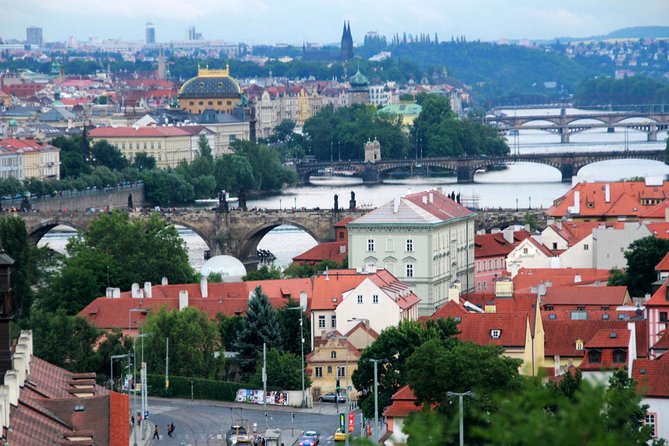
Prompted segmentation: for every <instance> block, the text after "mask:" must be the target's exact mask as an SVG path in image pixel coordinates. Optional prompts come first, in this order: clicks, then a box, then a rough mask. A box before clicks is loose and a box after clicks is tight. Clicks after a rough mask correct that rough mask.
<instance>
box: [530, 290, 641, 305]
mask: <svg viewBox="0 0 669 446" xmlns="http://www.w3.org/2000/svg"><path fill="white" fill-rule="evenodd" d="M541 303H542V304H543V305H597V306H618V305H625V304H628V303H630V301H629V299H628V295H627V287H626V286H571V287H557V288H556V287H549V288H547V289H546V295H545V296H543V297H542V298H541Z"/></svg>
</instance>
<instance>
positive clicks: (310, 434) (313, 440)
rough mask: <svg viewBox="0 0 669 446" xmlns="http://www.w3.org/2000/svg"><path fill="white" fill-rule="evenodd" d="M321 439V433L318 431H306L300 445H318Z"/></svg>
mask: <svg viewBox="0 0 669 446" xmlns="http://www.w3.org/2000/svg"><path fill="white" fill-rule="evenodd" d="M319 440H320V434H319V433H318V432H316V431H306V432H305V433H304V434H303V435H302V438H300V446H316V445H317V444H318V441H319Z"/></svg>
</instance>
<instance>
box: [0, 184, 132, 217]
mask: <svg viewBox="0 0 669 446" xmlns="http://www.w3.org/2000/svg"><path fill="white" fill-rule="evenodd" d="M128 195H132V204H133V206H134V207H141V206H143V205H144V186H143V185H141V184H139V185H136V184H133V185H125V186H119V187H114V188H105V189H91V190H84V191H63V192H58V193H56V194H53V195H50V196H45V197H40V198H37V199H32V198H31V199H28V203H29V205H30V209H31V210H37V211H65V210H67V211H80V212H84V211H86V210H87V209H90V208H95V209H96V210H99V209H101V208H108V209H127V208H128ZM2 207H3V209H8V208H17V209H18V208H21V207H22V199H14V200H3V201H2Z"/></svg>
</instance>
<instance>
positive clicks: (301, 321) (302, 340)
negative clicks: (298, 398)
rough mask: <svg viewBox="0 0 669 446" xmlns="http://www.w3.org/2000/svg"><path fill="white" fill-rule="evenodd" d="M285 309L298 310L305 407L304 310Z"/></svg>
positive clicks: (303, 404) (295, 308) (297, 308)
mask: <svg viewBox="0 0 669 446" xmlns="http://www.w3.org/2000/svg"><path fill="white" fill-rule="evenodd" d="M287 310H299V311H300V350H301V352H302V407H306V406H307V404H306V401H305V394H304V322H303V320H302V319H303V318H302V315H303V314H304V311H303V310H302V307H289V308H287Z"/></svg>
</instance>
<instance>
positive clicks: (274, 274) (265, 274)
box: [242, 265, 281, 282]
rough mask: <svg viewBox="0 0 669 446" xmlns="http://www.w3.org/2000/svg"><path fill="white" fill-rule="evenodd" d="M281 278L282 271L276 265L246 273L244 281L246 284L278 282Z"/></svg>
mask: <svg viewBox="0 0 669 446" xmlns="http://www.w3.org/2000/svg"><path fill="white" fill-rule="evenodd" d="M280 278H281V270H280V269H279V268H277V267H276V266H274V265H271V266H267V265H263V266H261V267H260V268H258V269H257V270H255V271H249V272H248V273H246V275H245V276H244V277H242V280H243V281H244V282H251V281H254V280H276V279H280Z"/></svg>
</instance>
